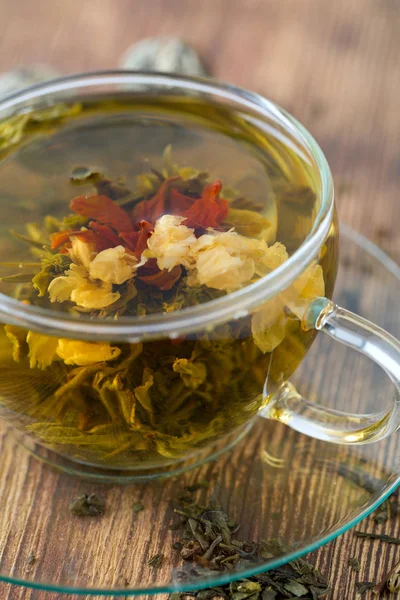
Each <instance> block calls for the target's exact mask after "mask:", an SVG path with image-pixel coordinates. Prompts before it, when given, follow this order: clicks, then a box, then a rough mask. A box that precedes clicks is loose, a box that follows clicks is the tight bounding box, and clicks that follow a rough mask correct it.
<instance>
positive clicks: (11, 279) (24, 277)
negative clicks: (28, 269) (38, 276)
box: [0, 273, 35, 283]
mask: <svg viewBox="0 0 400 600" xmlns="http://www.w3.org/2000/svg"><path fill="white" fill-rule="evenodd" d="M34 276H35V273H15V275H5V276H4V277H0V281H2V282H3V283H28V282H30V283H32V277H34Z"/></svg>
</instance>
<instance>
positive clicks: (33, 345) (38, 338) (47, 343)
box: [26, 331, 58, 369]
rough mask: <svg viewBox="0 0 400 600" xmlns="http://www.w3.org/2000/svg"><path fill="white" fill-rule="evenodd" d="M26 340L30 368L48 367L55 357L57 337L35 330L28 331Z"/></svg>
mask: <svg viewBox="0 0 400 600" xmlns="http://www.w3.org/2000/svg"><path fill="white" fill-rule="evenodd" d="M26 341H27V343H28V346H29V352H28V358H29V366H30V368H31V369H34V368H35V367H38V368H39V369H46V368H47V367H49V366H50V365H51V363H52V362H53V360H54V359H55V357H56V351H57V344H58V339H57V338H55V337H51V336H49V335H42V334H41V333H36V332H35V331H28V335H27V336H26Z"/></svg>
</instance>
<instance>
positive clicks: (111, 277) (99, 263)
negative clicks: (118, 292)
mask: <svg viewBox="0 0 400 600" xmlns="http://www.w3.org/2000/svg"><path fill="white" fill-rule="evenodd" d="M144 262H145V261H141V262H140V263H139V262H138V260H137V258H136V256H133V254H129V252H127V251H126V250H125V248H124V247H123V246H116V247H115V248H108V249H107V250H103V251H102V252H99V253H98V254H97V256H96V257H95V258H94V259H93V260H92V262H91V263H90V264H89V267H88V269H89V275H90V277H91V278H92V279H100V280H101V281H104V283H116V284H119V285H120V284H121V283H124V282H125V281H128V279H131V278H132V276H133V274H134V272H135V271H136V269H137V268H138V267H139V266H141V265H142V264H144Z"/></svg>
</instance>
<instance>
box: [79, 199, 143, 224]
mask: <svg viewBox="0 0 400 600" xmlns="http://www.w3.org/2000/svg"><path fill="white" fill-rule="evenodd" d="M70 208H71V209H72V210H73V211H74V212H76V213H77V214H78V215H82V216H84V217H90V218H91V219H95V220H96V221H100V222H101V223H104V225H109V226H110V227H113V228H114V229H115V230H116V231H118V232H126V231H132V230H133V227H132V223H131V220H130V218H129V216H128V214H127V213H126V212H125V211H124V210H122V208H120V207H119V206H118V205H117V204H115V202H113V201H112V200H111V199H110V198H108V197H107V196H98V195H97V194H93V195H90V196H77V197H76V198H74V199H73V200H71V204H70Z"/></svg>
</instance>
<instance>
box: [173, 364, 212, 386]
mask: <svg viewBox="0 0 400 600" xmlns="http://www.w3.org/2000/svg"><path fill="white" fill-rule="evenodd" d="M172 368H173V370H174V371H175V373H179V374H180V376H181V378H182V381H183V383H184V384H185V386H186V387H187V388H189V389H191V390H196V389H197V388H198V387H199V386H200V385H201V384H202V383H204V381H205V380H206V378H207V367H206V366H205V364H204V363H202V362H191V361H190V360H188V359H187V358H177V359H176V360H175V362H174V364H173V365H172Z"/></svg>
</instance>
